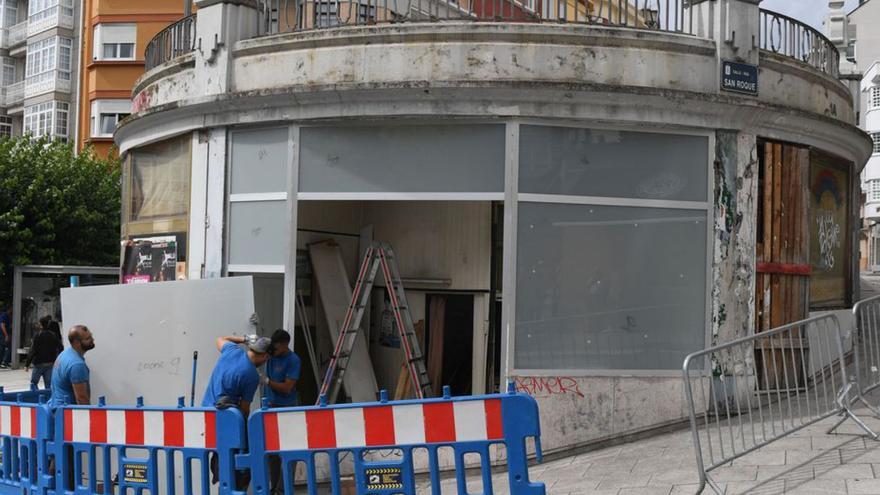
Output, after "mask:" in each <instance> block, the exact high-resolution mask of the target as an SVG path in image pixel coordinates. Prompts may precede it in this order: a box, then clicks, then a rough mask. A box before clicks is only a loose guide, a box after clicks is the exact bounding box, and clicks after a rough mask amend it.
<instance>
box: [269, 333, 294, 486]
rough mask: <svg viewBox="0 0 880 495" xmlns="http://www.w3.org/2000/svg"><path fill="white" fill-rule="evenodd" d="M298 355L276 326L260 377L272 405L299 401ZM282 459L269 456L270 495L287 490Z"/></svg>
mask: <svg viewBox="0 0 880 495" xmlns="http://www.w3.org/2000/svg"><path fill="white" fill-rule="evenodd" d="M299 370H300V360H299V356H297V355H296V353H294V352H293V351H292V350H290V334H289V333H287V332H286V331H284V330H281V329H279V330H275V333H273V334H272V357H271V358H269V362H268V363H266V374H265V375H264V376H262V377H261V381H262V385H263V394H265V396H266V399H267V401H268V402H269V407H293V406H297V405H299V397H297V393H296V382H297V380H299ZM281 479H282V478H281V459H280V458H279V457H278V456H277V455H273V456H269V480H270V483H269V486H270V487H271V488H270V491H269V493H270V494H271V495H276V494H282V493H284V488H283V487H282V486H281Z"/></svg>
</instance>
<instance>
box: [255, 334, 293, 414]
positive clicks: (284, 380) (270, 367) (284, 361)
mask: <svg viewBox="0 0 880 495" xmlns="http://www.w3.org/2000/svg"><path fill="white" fill-rule="evenodd" d="M300 366H301V365H300V359H299V356H297V355H296V353H294V352H293V351H292V350H290V334H289V333H287V332H286V331H284V330H281V329H279V330H275V333H273V334H272V357H270V358H269V362H268V363H266V375H265V376H263V377H262V381H263V392H264V393H265V394H266V398H267V399H268V400H269V407H292V406H298V405H299V397H298V396H297V393H296V382H297V380H299V370H300Z"/></svg>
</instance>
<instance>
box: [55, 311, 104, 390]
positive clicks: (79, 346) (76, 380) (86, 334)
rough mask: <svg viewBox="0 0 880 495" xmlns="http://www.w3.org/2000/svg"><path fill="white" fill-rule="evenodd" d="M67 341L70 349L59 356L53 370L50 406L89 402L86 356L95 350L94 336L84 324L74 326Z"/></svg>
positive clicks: (68, 334)
mask: <svg viewBox="0 0 880 495" xmlns="http://www.w3.org/2000/svg"><path fill="white" fill-rule="evenodd" d="M67 340H68V342H70V347H68V348H67V349H66V350H65V351H64V352H62V353H61V354H59V355H58V358H57V359H56V360H55V365H54V367H53V368H52V386H51V388H52V397H51V398H50V399H49V406H50V407H58V406H61V405H65V404H68V405H88V404H90V403H91V388H90V387H89V367H88V365H86V360H85V354H86V352H88V351H90V350H92V349H94V348H95V337H94V336H93V335H92V332H91V331H89V329H88V327H86V326H85V325H76V326H74V327H72V328H71V329H70V331H69V332H68V333H67Z"/></svg>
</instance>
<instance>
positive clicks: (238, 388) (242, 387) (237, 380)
mask: <svg viewBox="0 0 880 495" xmlns="http://www.w3.org/2000/svg"><path fill="white" fill-rule="evenodd" d="M257 321H258V320H257V319H256V315H253V316H251V323H252V324H254V325H256V322H257ZM216 344H217V350H218V351H220V358H219V359H217V364H216V365H214V371H212V372H211V377H210V378H209V379H208V387H207V389H205V396H204V398H203V399H202V407H216V408H217V409H227V408H230V407H235V408H238V410H239V411H241V414H242V415H243V416H244V418H245V420H247V418H248V416H249V415H250V412H251V401H252V400H254V394H255V393H256V392H257V387H258V386H259V385H260V373H259V372H258V371H257V369H258V368H259V367H261V366H263V365H264V364H266V361H268V360H269V354H270V351H271V347H272V341H271V340H270V339H267V338H266V337H258V336H256V335H248V336H245V337H236V336H231V337H220V338H218V339H217V342H216ZM240 344H244V346H245V348H242V347H240ZM245 349H246V350H245ZM210 466H211V475H212V480H211V481H212V483H217V482H218V480H219V471H220V466H219V461H218V458H217V455H216V453H213V452H212V453H211V460H210ZM249 483H250V474H249V473H248V472H247V471H236V473H235V485H236V490H239V491H244V490H246V489H247V486H248V484H249Z"/></svg>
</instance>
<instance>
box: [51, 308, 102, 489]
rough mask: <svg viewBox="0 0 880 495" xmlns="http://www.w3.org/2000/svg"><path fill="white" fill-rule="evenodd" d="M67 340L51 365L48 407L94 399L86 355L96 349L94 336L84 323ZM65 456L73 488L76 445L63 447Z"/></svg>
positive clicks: (69, 486) (53, 470)
mask: <svg viewBox="0 0 880 495" xmlns="http://www.w3.org/2000/svg"><path fill="white" fill-rule="evenodd" d="M67 341H68V342H70V347H68V348H67V349H65V350H64V352H62V353H61V354H59V355H58V358H57V359H55V364H54V366H53V367H52V379H51V384H50V388H51V389H52V397H50V398H49V407H51V408H53V409H54V408H56V407H58V406H63V405H66V404H72V405H81V406H87V405H89V404H90V403H91V401H92V391H91V387H90V386H89V366H88V365H87V364H86V360H85V355H86V353H87V352H88V351H90V350H92V349H94V348H95V337H94V336H92V332H91V331H90V330H89V329H88V327H86V326H85V325H74V326H73V327H71V328H70V330H69V331H68V332H67ZM64 456H65V457H66V458H67V460H68V463H67V465H68V466H71V467H68V469H67V487H66V489H68V490H73V488H74V484H75V474H74V472H75V471H74V468H73V467H72V466H73V446H71V445H67V446H65V447H64ZM49 472H55V458H54V457H53V458H52V459H51V461H50V463H49Z"/></svg>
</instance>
